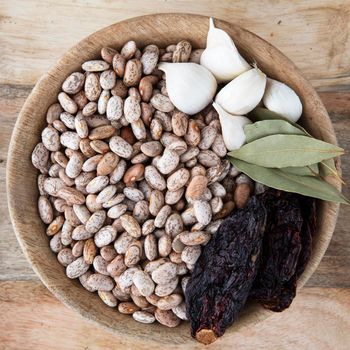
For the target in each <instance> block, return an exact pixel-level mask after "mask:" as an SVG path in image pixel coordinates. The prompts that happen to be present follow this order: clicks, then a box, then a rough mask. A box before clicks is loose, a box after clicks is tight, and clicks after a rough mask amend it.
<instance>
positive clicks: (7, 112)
mask: <svg viewBox="0 0 350 350" xmlns="http://www.w3.org/2000/svg"><path fill="white" fill-rule="evenodd" d="M31 89H32V87H25V86H20V87H19V86H12V85H9V86H1V87H0V198H1V200H0V266H1V272H0V279H2V280H4V279H17V278H18V279H37V277H36V275H35V273H34V271H33V270H32V269H31V267H30V266H29V264H28V262H27V260H26V259H25V257H24V255H23V253H22V251H21V249H20V247H19V244H18V242H17V239H16V237H15V235H14V232H13V229H12V225H11V221H10V217H9V213H8V209H7V200H6V185H5V172H6V170H5V169H6V160H7V149H8V145H9V142H10V138H11V132H12V129H13V127H14V125H15V121H16V117H17V114H18V112H19V110H20V109H21V107H22V105H23V103H24V101H25V99H26V98H27V96H28V95H29V93H30V91H31Z"/></svg>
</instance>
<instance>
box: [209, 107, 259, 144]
mask: <svg viewBox="0 0 350 350" xmlns="http://www.w3.org/2000/svg"><path fill="white" fill-rule="evenodd" d="M213 107H214V108H215V109H216V111H217V112H218V114H219V118H220V124H221V130H222V137H223V138H224V142H225V145H226V148H227V149H228V150H229V151H232V150H234V149H238V148H240V147H241V146H242V145H243V144H244V143H245V142H246V136H245V133H244V126H245V125H247V124H252V122H251V121H250V120H249V119H248V118H247V117H244V116H240V115H231V114H229V113H227V112H226V111H225V110H224V109H223V108H222V107H221V106H220V105H219V104H217V103H215V102H213Z"/></svg>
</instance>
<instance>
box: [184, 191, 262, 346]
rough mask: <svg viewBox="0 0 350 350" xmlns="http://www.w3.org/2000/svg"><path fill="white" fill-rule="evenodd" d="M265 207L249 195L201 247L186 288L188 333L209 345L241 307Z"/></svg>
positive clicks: (258, 248)
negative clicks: (201, 249) (246, 200)
mask: <svg viewBox="0 0 350 350" xmlns="http://www.w3.org/2000/svg"><path fill="white" fill-rule="evenodd" d="M265 223H266V210H265V207H264V205H263V204H262V202H261V201H260V200H259V199H258V198H256V197H253V198H251V199H250V200H249V202H248V204H247V206H246V207H245V208H244V209H240V210H237V211H236V212H235V213H234V214H233V215H232V216H230V217H229V218H227V219H226V220H224V221H223V223H222V224H221V225H220V227H219V229H218V231H217V232H216V233H215V235H214V237H213V238H212V239H211V240H210V242H209V243H208V244H207V245H206V246H205V247H204V250H203V253H202V254H201V256H200V257H199V259H198V261H197V263H196V265H195V268H194V270H193V273H192V276H191V279H190V281H189V283H188V285H187V287H186V293H185V296H186V304H187V313H188V317H189V320H190V322H191V333H192V336H193V337H196V339H197V340H199V341H200V342H202V343H205V344H209V343H211V342H213V341H214V340H215V339H216V338H217V337H220V336H221V335H223V333H224V332H225V329H226V328H227V327H228V326H230V325H231V324H232V323H233V322H234V321H235V320H236V318H237V316H238V314H239V312H240V311H241V310H242V308H243V307H244V304H245V302H246V299H247V297H248V295H249V292H250V289H251V286H252V284H253V282H254V279H255V276H256V273H257V268H258V266H259V261H260V255H261V249H262V238H263V233H264V229H265Z"/></svg>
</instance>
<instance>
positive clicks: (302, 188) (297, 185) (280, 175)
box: [229, 157, 350, 204]
mask: <svg viewBox="0 0 350 350" xmlns="http://www.w3.org/2000/svg"><path fill="white" fill-rule="evenodd" d="M229 161H230V162H231V163H232V164H233V165H234V166H235V167H236V168H237V169H238V170H240V171H242V172H243V173H244V174H246V175H247V176H249V177H250V178H252V179H253V180H255V181H257V182H260V183H262V184H264V185H266V186H269V187H272V188H275V189H278V190H282V191H286V192H293V193H299V194H302V195H304V196H309V197H314V198H318V199H322V200H325V201H330V202H337V203H343V204H350V201H349V200H348V199H347V198H346V197H345V196H344V195H343V194H341V193H340V192H339V191H338V190H337V189H336V188H335V187H334V186H332V185H330V184H329V183H328V182H326V181H324V180H323V179H321V178H319V177H313V176H300V175H294V174H290V173H287V172H283V171H282V170H281V169H272V168H264V167H261V166H258V165H254V164H249V163H247V162H244V161H242V160H239V159H236V158H233V157H229Z"/></svg>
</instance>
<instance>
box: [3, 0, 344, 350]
mask: <svg viewBox="0 0 350 350" xmlns="http://www.w3.org/2000/svg"><path fill="white" fill-rule="evenodd" d="M266 8H268V9H269V11H266ZM184 9H185V10H186V12H193V13H202V14H206V15H213V16H215V17H218V18H222V19H226V20H229V21H234V22H236V23H238V24H240V25H242V26H243V27H245V28H247V29H250V30H252V31H254V32H256V33H258V34H259V35H260V36H262V37H263V38H265V39H266V40H268V41H269V42H271V43H272V44H274V45H275V46H277V47H278V48H279V49H280V50H281V51H282V52H284V53H286V54H287V56H288V57H289V58H291V59H292V60H293V61H294V63H295V64H296V65H297V66H298V67H299V68H301V70H302V71H303V73H304V74H305V76H306V77H308V78H309V79H311V82H312V84H313V85H314V86H315V87H317V90H318V91H322V93H321V98H322V100H323V102H324V104H325V105H326V108H327V110H328V111H329V112H330V115H331V119H332V122H333V125H334V128H335V131H336V134H337V138H338V141H339V143H340V145H341V146H342V147H344V148H345V150H346V152H347V154H346V155H345V156H344V157H343V158H342V166H343V174H344V178H345V181H346V182H347V183H348V184H349V183H350V157H349V154H350V139H349V137H348V135H349V133H350V122H349V118H350V78H349V77H350V73H349V70H348V67H349V62H350V56H349V54H348V53H349V40H350V38H349V25H350V21H349V12H350V2H349V1H348V0H347V1H330V0H313V1H309V2H305V1H301V0H298V1H293V2H291V1H290V2H286V1H271V0H262V1H260V2H259V3H257V2H255V1H252V0H246V1H239V0H238V1H235V2H228V1H226V2H217V1H214V0H202V1H200V2H199V1H188V0H187V1H186V0H182V1H181V0H180V1H175V0H168V1H163V0H148V1H147V2H143V1H142V2H140V1H139V0H131V1H128V2H126V3H124V2H123V1H120V0H115V1H113V2H110V1H109V0H104V1H94V0H91V1H88V2H87V1H80V0H79V1H76V2H70V1H68V0H61V1H60V2H57V1H55V0H48V1H45V2H43V1H39V0H35V1H34V0H27V1H25V2H24V1H20V0H12V1H2V2H0V47H1V50H0V68H1V75H0V266H1V269H0V280H3V281H6V280H14V281H16V282H2V283H1V282H0V304H1V310H2V312H1V313H0V327H1V328H0V329H1V331H0V344H1V345H0V348H1V349H2V348H4V349H18V348H37V349H50V348H57V347H58V344H59V347H60V348H62V349H87V348H89V349H102V348H115V349H121V348H123V349H125V348H127V349H131V350H132V349H134V348H137V349H140V350H142V349H144V348H145V345H144V344H145V343H146V342H147V341H148V339H144V341H143V342H142V343H141V344H137V345H135V343H133V345H131V344H130V343H125V342H124V341H122V340H121V339H120V338H118V337H116V336H115V335H112V334H111V333H110V332H106V331H104V330H101V329H100V328H98V329H96V327H95V326H94V325H92V324H90V323H87V322H86V321H85V320H83V319H82V318H81V317H79V316H78V315H77V314H76V313H73V312H72V311H70V310H69V309H67V308H66V307H64V306H63V305H62V304H60V303H59V302H58V301H57V300H56V299H54V298H53V296H52V295H51V294H50V292H49V291H48V290H47V289H45V288H44V287H43V286H42V285H41V283H40V282H33V281H28V282H20V281H21V280H28V279H29V280H37V277H36V275H35V273H34V272H33V270H32V269H31V267H30V266H29V264H28V262H27V260H26V259H25V257H24V256H23V253H22V251H21V249H20V248H19V245H18V243H17V240H16V238H15V235H14V233H13V229H12V226H11V223H10V219H9V215H8V209H7V203H6V194H5V167H6V164H7V148H8V144H9V140H10V135H11V132H12V129H13V126H14V123H15V120H16V117H17V115H18V113H19V111H20V108H21V106H22V105H23V103H24V101H25V99H26V97H27V96H28V94H29V93H30V91H31V89H32V87H33V84H34V83H35V82H36V80H37V79H38V78H39V77H40V76H41V75H42V74H43V73H45V72H46V71H47V69H48V68H49V67H51V66H52V65H53V64H54V63H55V62H56V61H57V59H58V58H59V57H60V56H61V55H62V54H63V53H64V52H65V51H66V50H67V47H70V46H71V45H73V44H75V43H76V42H77V41H79V40H81V39H82V38H83V37H85V36H86V35H88V34H90V33H92V32H94V31H95V30H97V29H100V28H101V27H104V26H106V25H109V24H112V23H114V22H116V21H118V20H121V19H124V18H127V17H132V16H136V15H140V14H145V13H151V12H155V11H157V12H174V11H175V12H183V11H184ZM262 13H263V16H262V15H261V14H262ZM82 14H84V15H82ZM29 29H30V30H29ZM290 33H293V35H292V36H291V34H290ZM343 191H344V193H345V194H346V195H347V196H350V191H349V189H348V187H345V188H344V189H343ZM349 225H350V207H347V206H342V207H341V210H340V213H339V219H338V222H337V226H336V230H335V232H334V235H333V238H332V241H331V244H330V246H329V248H328V250H327V252H326V255H325V256H324V258H323V260H322V261H321V264H320V265H319V267H318V269H317V271H316V273H315V274H314V275H313V276H312V277H311V279H310V280H309V281H308V283H307V286H309V287H310V286H318V287H322V288H312V289H310V288H308V289H303V290H302V291H301V293H300V294H299V297H298V298H297V299H296V300H295V302H294V303H293V305H292V307H291V309H290V310H289V311H287V312H285V313H283V314H280V315H278V314H275V315H273V316H272V317H270V318H269V319H268V320H266V321H263V322H261V323H259V324H258V325H257V326H254V327H249V328H244V329H243V330H241V331H240V332H239V333H237V334H235V335H234V338H232V344H235V348H236V347H237V348H238V349H243V348H244V349H253V348H259V349H260V348H261V349H271V348H278V349H290V348H296V347H299V348H308V349H316V348H317V349H335V348H336V349H348V347H349V344H350V339H349V333H348V329H349V319H348V318H346V317H344V316H343V315H344V313H343V311H344V312H346V313H347V314H349V304H350V300H349V290H348V289H347V290H346V289H341V287H348V288H349V287H350V275H349V269H350V254H349V252H350V236H349V234H348V231H349V229H348V228H349ZM325 287H338V288H337V289H336V288H325ZM301 302H302V304H301ZM323 306H325V307H323ZM346 313H345V315H346ZM8 326H10V328H9V330H8ZM343 326H344V327H343ZM146 344H148V343H146ZM217 344H220V343H217ZM220 346H221V344H220ZM147 348H149V346H147ZM226 348H229V349H231V348H232V345H231V346H228V347H227V346H225V347H223V346H221V347H220V349H226Z"/></svg>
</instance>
